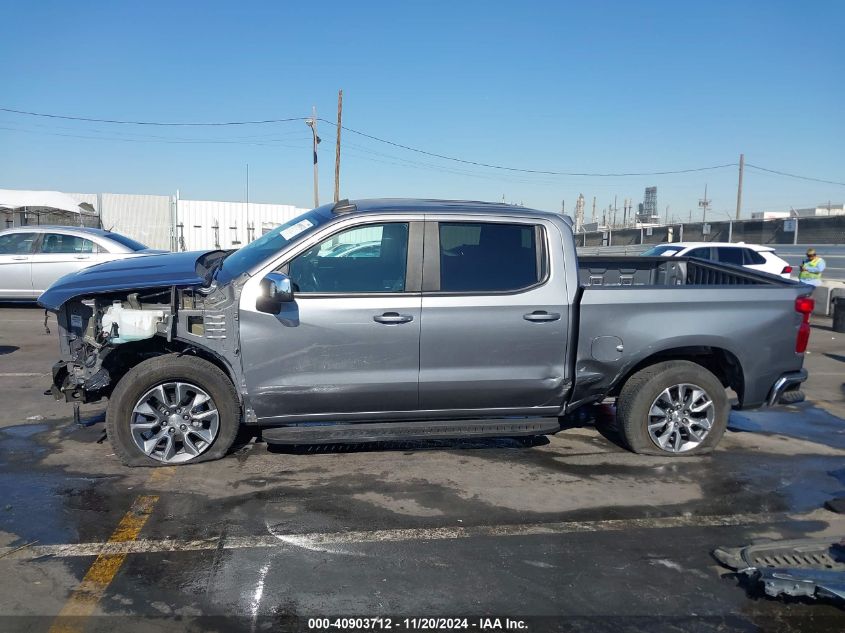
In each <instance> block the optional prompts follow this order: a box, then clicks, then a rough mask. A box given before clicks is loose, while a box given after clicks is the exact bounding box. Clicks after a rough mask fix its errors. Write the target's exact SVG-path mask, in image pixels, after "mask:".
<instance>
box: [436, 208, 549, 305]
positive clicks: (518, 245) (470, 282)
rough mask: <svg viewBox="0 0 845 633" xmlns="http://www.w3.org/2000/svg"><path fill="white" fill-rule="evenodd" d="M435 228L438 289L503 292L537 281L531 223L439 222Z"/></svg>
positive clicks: (538, 267)
mask: <svg viewBox="0 0 845 633" xmlns="http://www.w3.org/2000/svg"><path fill="white" fill-rule="evenodd" d="M439 232H440V291H441V292H507V291H515V290H521V289H523V288H528V287H529V286H533V285H535V284H536V283H537V282H538V281H540V278H541V272H542V271H541V269H542V265H541V262H542V260H541V257H540V256H539V255H540V253H541V251H540V249H539V247H538V244H537V235H538V228H537V227H536V226H534V225H531V224H504V223H498V222H495V223H494V222H441V223H440V226H439Z"/></svg>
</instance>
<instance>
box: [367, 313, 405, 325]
mask: <svg viewBox="0 0 845 633" xmlns="http://www.w3.org/2000/svg"><path fill="white" fill-rule="evenodd" d="M413 320H414V317H412V316H411V315H410V314H399V313H398V312H385V313H384V314H377V315H376V316H374V317H373V321H375V322H376V323H384V324H385V325H395V324H397V323H408V322H409V321H413Z"/></svg>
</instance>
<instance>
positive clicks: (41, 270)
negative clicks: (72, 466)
mask: <svg viewBox="0 0 845 633" xmlns="http://www.w3.org/2000/svg"><path fill="white" fill-rule="evenodd" d="M162 252H164V251H156V250H152V249H149V248H147V247H146V246H145V245H143V244H141V243H140V242H136V241H135V240H133V239H130V238H128V237H126V236H125V235H121V234H119V233H112V232H111V231H105V230H103V229H91V228H86V227H71V226H44V225H40V226H20V227H16V228H13V229H6V230H4V231H0V300H8V299H12V300H35V299H37V298H38V297H39V295H41V293H42V292H44V291H45V290H47V288H49V287H50V285H52V283H53V282H54V281H56V280H57V279H58V278H59V277H63V276H65V275H67V274H68V273H72V272H76V271H77V270H80V269H82V268H87V267H88V266H93V265H94V264H99V263H101V262H107V261H111V260H113V259H123V258H125V257H136V256H138V255H149V254H153V253H162Z"/></svg>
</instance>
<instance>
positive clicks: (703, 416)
mask: <svg viewBox="0 0 845 633" xmlns="http://www.w3.org/2000/svg"><path fill="white" fill-rule="evenodd" d="M729 413H730V407H729V404H728V397H727V394H726V393H725V388H724V387H723V386H722V383H721V382H720V381H719V379H718V378H716V376H714V375H713V374H712V373H711V372H710V371H708V370H707V369H705V368H704V367H702V366H701V365H697V364H695V363H692V362H690V361H680V360H678V361H667V362H663V363H657V364H655V365H652V366H650V367H646V368H645V369H642V370H640V371H638V372H637V373H636V374H634V375H633V376H631V377H630V378H629V379H628V381H627V382H626V383H625V385H624V386H623V387H622V391H621V392H620V393H619V397H618V398H617V400H616V417H617V421H618V425H619V429H620V431H621V433H622V437H623V439H624V440H625V443H626V444H627V445H628V446H629V447H630V449H631V450H632V451H634V452H635V453H643V454H646V455H695V454H701V453H707V452H710V451H712V450H713V448H715V446H716V444H718V443H719V440H720V439H721V438H722V435H723V434H724V433H725V429H726V428H727V425H728V415H729Z"/></svg>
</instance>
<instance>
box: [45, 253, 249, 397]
mask: <svg viewBox="0 0 845 633" xmlns="http://www.w3.org/2000/svg"><path fill="white" fill-rule="evenodd" d="M225 256H226V252H225V251H211V252H207V253H173V254H166V255H151V256H148V257H143V258H136V259H135V260H133V261H132V262H127V261H117V262H109V263H107V264H102V265H99V266H94V267H91V268H88V269H85V270H83V271H80V272H78V273H74V274H72V275H68V276H67V277H64V278H62V279H60V280H59V281H57V282H56V283H55V284H54V285H53V286H51V288H50V289H49V290H47V291H46V292H45V293H44V294H43V295H41V297H40V298H39V300H38V302H39V304H40V305H41V306H42V307H44V308H45V309H47V310H49V311H52V312H55V314H56V320H57V324H58V329H59V346H60V351H61V360H59V361H58V362H57V363H56V364H55V365H54V366H53V370H52V385H51V386H50V389H49V393H51V394H52V395H53V396H54V397H55V398H56V399H57V400H65V401H67V402H71V403H75V404H77V405H78V404H80V403H89V402H97V401H99V400H101V399H103V398H108V397H109V396H110V394H111V392H112V390H113V389H114V387H115V386H116V385H117V383H118V382H119V381H120V379H121V378H122V377H123V375H125V374H126V372H128V371H129V370H130V369H131V368H132V367H134V366H135V365H137V364H138V363H140V362H142V361H143V360H146V359H147V358H152V357H154V356H160V355H162V354H168V353H175V354H192V355H196V356H199V357H202V358H204V359H206V360H209V361H210V362H212V363H214V364H215V365H217V366H218V367H220V368H221V369H223V370H224V371H225V372H226V373H227V374H228V375H229V376H230V377H231V378H232V380H233V382H234V383H235V384H236V385H237V384H239V383H240V380H238V378H239V373H240V372H239V371H238V369H239V368H238V369H236V367H235V365H239V364H238V363H233V362H232V359H233V358H235V357H237V355H238V352H239V350H238V343H237V341H238V337H237V332H236V321H237V296H236V290H235V286H234V284H225V285H222V286H221V285H218V284H217V283H216V282H215V281H214V271H215V269H216V268H217V267H218V266H219V264H220V262H222V260H223V259H224V258H225Z"/></svg>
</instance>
